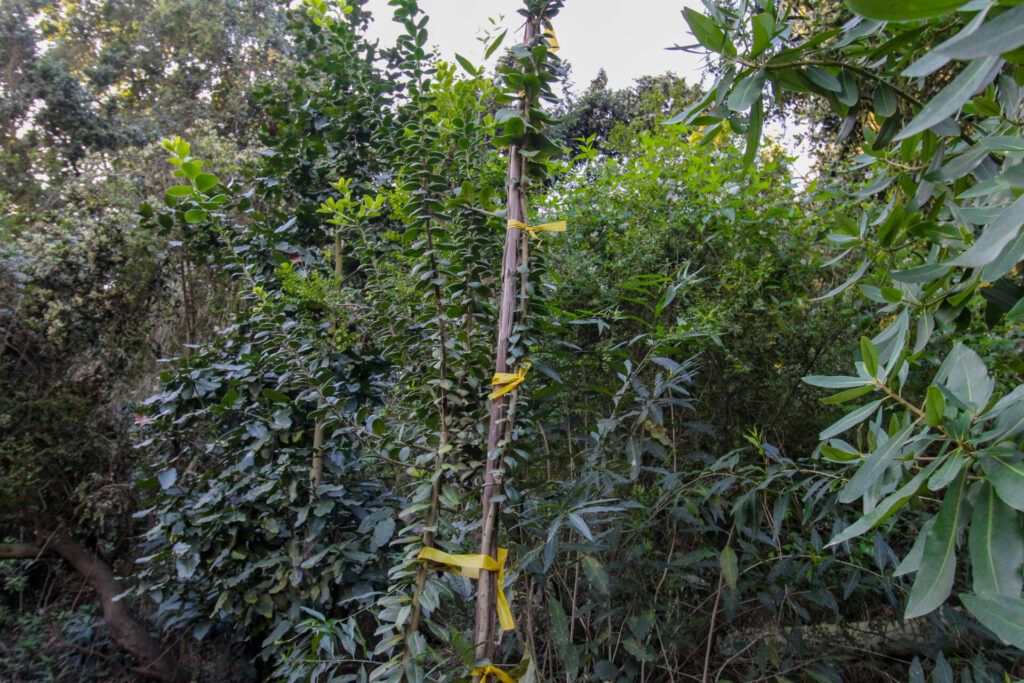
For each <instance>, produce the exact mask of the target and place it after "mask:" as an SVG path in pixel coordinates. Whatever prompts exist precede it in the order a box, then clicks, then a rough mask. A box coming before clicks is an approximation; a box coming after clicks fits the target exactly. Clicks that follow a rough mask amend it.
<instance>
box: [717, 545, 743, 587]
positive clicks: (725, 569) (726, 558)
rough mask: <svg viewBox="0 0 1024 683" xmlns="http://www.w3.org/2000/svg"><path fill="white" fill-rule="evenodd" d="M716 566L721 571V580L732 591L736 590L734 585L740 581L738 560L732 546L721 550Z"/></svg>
mask: <svg viewBox="0 0 1024 683" xmlns="http://www.w3.org/2000/svg"><path fill="white" fill-rule="evenodd" d="M718 565H719V567H720V568H721V570H722V580H723V581H725V585H726V586H728V587H729V588H730V589H732V590H736V583H737V582H738V581H739V579H740V569H739V560H738V559H737V558H736V551H735V550H733V549H732V546H728V545H727V546H725V547H724V548H722V554H721V555H720V556H719V558H718Z"/></svg>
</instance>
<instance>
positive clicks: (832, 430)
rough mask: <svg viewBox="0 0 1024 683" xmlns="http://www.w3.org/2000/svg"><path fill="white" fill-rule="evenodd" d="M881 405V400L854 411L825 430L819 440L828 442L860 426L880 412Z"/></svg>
mask: <svg viewBox="0 0 1024 683" xmlns="http://www.w3.org/2000/svg"><path fill="white" fill-rule="evenodd" d="M880 405H882V401H881V399H879V400H878V401H872V402H871V403H869V404H867V405H866V406H861V407H860V408H857V410H854V411H853V412H852V413H850V414H849V415H847V416H846V417H844V418H843V419H841V420H839V421H838V422H836V423H835V424H833V425H832V426H831V427H828V428H827V429H825V431H823V432H822V433H821V434H819V435H818V438H819V439H821V440H822V441H828V440H829V439H831V438H832V437H833V436H838V435H840V434H842V433H843V432H845V431H846V430H847V429H849V428H850V427H853V426H854V425H859V424H860V423H861V422H863V421H864V420H866V419H868V418H869V417H871V416H872V415H873V414H874V413H875V411H876V410H878V406H880Z"/></svg>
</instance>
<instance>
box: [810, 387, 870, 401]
mask: <svg viewBox="0 0 1024 683" xmlns="http://www.w3.org/2000/svg"><path fill="white" fill-rule="evenodd" d="M874 389H875V385H874V384H866V385H864V386H862V387H856V388H853V389H847V390H846V391H842V392H840V393H838V394H835V395H833V396H827V397H825V398H823V399H821V402H822V403H824V404H825V405H838V404H840V403H846V402H847V401H852V400H853V399H855V398H860V397H861V396H863V395H864V394H868V393H871V392H872V391H874Z"/></svg>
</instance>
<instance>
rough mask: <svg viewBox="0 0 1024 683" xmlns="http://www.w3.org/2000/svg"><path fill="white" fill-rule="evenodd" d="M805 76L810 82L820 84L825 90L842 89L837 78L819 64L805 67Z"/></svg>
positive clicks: (834, 90) (835, 90) (837, 90)
mask: <svg viewBox="0 0 1024 683" xmlns="http://www.w3.org/2000/svg"><path fill="white" fill-rule="evenodd" d="M806 73H807V77H808V78H809V79H811V81H812V82H814V83H816V84H817V85H820V86H821V87H822V88H824V89H825V90H831V91H832V92H840V91H841V90H842V89H843V86H842V84H840V83H839V79H838V78H836V77H835V76H834V75H833V74H831V73H829V72H828V71H825V70H824V69H822V68H821V67H820V66H809V67H807V72H806Z"/></svg>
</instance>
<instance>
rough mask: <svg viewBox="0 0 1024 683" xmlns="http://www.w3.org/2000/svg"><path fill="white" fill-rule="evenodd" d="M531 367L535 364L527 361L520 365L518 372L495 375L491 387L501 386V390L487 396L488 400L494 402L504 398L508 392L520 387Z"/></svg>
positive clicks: (497, 373)
mask: <svg viewBox="0 0 1024 683" xmlns="http://www.w3.org/2000/svg"><path fill="white" fill-rule="evenodd" d="M531 367H533V363H531V362H530V361H526V362H525V363H523V364H522V365H520V366H519V369H518V370H516V371H515V372H496V373H494V377H492V378H491V386H494V387H498V386H500V387H501V388H500V389H495V390H494V391H492V392H491V393H490V394H488V395H487V398H489V399H491V400H492V401H493V400H494V399H496V398H498V397H499V396H504V395H505V394H507V393H508V392H510V391H512V390H513V389H515V388H516V387H518V386H519V385H520V384H522V383H523V381H524V380H525V379H526V371H527V370H529V369H530V368H531ZM503 385H504V386H503Z"/></svg>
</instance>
